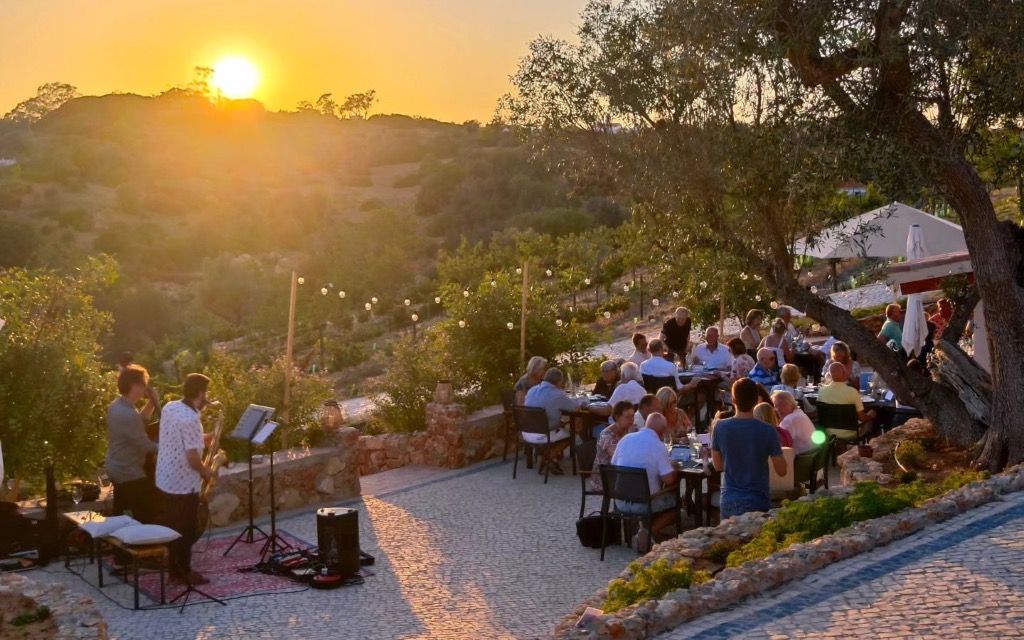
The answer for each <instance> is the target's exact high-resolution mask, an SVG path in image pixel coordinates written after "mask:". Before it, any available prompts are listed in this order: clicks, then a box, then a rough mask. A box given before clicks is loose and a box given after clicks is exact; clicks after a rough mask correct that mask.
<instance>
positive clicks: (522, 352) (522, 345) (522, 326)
mask: <svg viewBox="0 0 1024 640" xmlns="http://www.w3.org/2000/svg"><path fill="white" fill-rule="evenodd" d="M529 294H530V262H529V260H527V261H525V262H523V303H522V314H521V316H520V318H519V362H520V363H521V364H522V365H523V367H526V303H527V300H528V297H529Z"/></svg>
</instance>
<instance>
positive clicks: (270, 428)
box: [252, 422, 292, 561]
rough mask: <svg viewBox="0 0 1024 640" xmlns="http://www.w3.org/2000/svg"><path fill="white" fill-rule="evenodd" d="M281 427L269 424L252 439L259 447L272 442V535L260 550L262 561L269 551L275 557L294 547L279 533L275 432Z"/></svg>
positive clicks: (272, 423)
mask: <svg viewBox="0 0 1024 640" xmlns="http://www.w3.org/2000/svg"><path fill="white" fill-rule="evenodd" d="M278 426H279V425H278V424H277V423H276V422H268V423H266V424H265V425H263V428H262V429H260V430H259V433H257V434H256V436H255V437H254V438H253V439H252V443H253V444H255V445H257V446H259V445H262V444H264V443H266V442H268V441H269V442H270V535H269V536H267V541H266V542H264V543H263V548H262V549H260V560H261V561H262V560H263V557H264V556H265V555H267V551H270V554H271V555H273V554H275V553H277V552H278V550H279V549H291V548H292V545H290V544H288V542H287V541H286V540H285V539H284V538H282V537H281V535H280V534H278V533H277V498H275V496H274V443H273V440H272V439H273V437H274V431H275V430H276V429H277V427H278Z"/></svg>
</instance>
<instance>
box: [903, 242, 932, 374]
mask: <svg viewBox="0 0 1024 640" xmlns="http://www.w3.org/2000/svg"><path fill="white" fill-rule="evenodd" d="M927 257H928V249H926V248H925V246H924V234H923V233H922V232H921V227H920V226H919V225H916V224H915V225H911V227H910V230H909V231H908V232H907V260H920V259H921V258H927ZM927 337H928V318H927V316H925V315H924V305H923V304H922V303H921V294H919V293H912V294H910V296H909V297H907V312H906V314H905V315H904V319H903V350H904V351H906V352H907V355H909V356H910V357H911V358H913V357H915V356H919V355H921V350H922V349H924V342H925V338H927Z"/></svg>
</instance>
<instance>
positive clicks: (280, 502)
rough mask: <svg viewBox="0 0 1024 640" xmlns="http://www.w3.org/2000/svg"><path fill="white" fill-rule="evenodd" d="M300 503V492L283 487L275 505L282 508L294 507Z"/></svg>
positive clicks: (299, 505) (300, 504) (301, 502)
mask: <svg viewBox="0 0 1024 640" xmlns="http://www.w3.org/2000/svg"><path fill="white" fill-rule="evenodd" d="M302 504H303V501H302V494H301V493H300V492H299V491H298V490H297V489H285V490H284V491H282V492H281V493H280V494H278V496H277V506H278V507H280V508H282V509H296V508H298V507H301V506H302Z"/></svg>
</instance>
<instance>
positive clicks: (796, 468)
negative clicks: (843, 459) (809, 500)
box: [793, 435, 836, 493]
mask: <svg viewBox="0 0 1024 640" xmlns="http://www.w3.org/2000/svg"><path fill="white" fill-rule="evenodd" d="M835 443H836V437H835V436H831V435H830V436H826V437H825V442H824V443H822V444H820V445H818V446H817V447H815V448H814V449H811V450H810V451H805V452H803V453H801V454H799V455H797V456H796V457H795V458H793V477H794V478H795V479H796V481H797V482H799V483H800V484H805V485H807V491H808V492H809V493H814V492H815V491H817V490H818V472H819V471H824V477H825V489H828V461H829V459H830V458H831V457H832V449H833V448H834V447H835Z"/></svg>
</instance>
